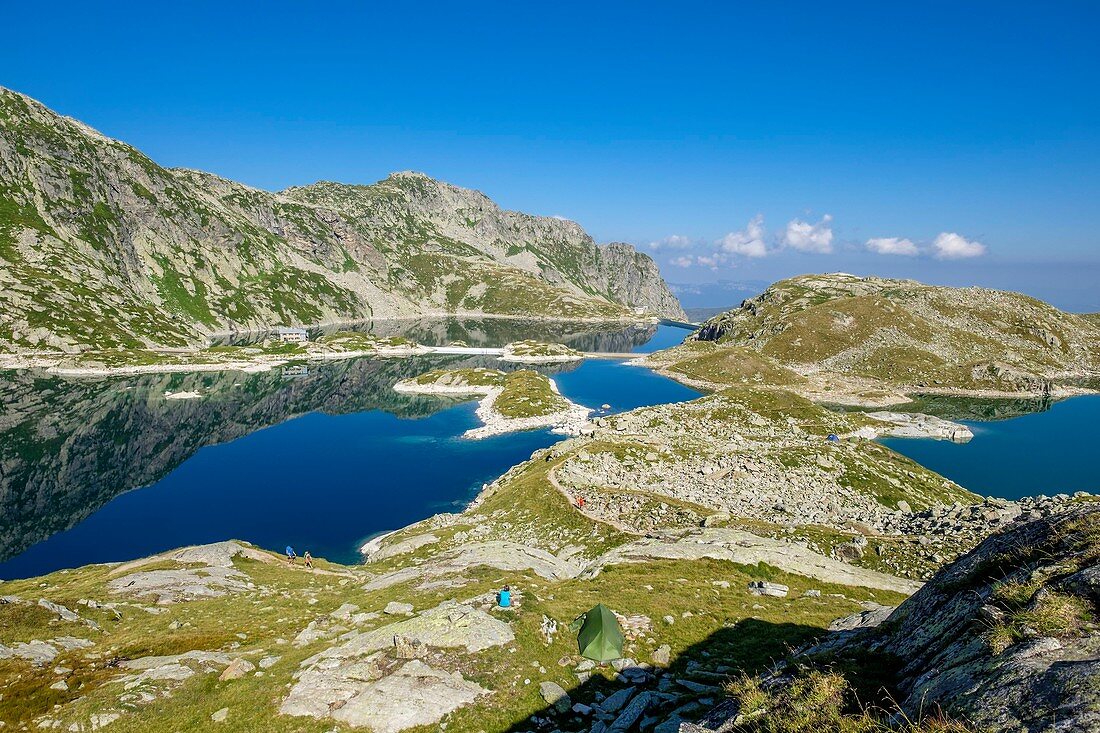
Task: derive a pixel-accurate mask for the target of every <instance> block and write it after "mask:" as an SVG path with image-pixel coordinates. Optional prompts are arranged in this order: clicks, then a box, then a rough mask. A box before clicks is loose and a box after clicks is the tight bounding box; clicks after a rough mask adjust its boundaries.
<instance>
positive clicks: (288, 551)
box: [286, 545, 298, 565]
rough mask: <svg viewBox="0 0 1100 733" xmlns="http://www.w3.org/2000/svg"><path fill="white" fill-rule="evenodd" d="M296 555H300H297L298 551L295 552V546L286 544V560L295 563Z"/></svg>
mask: <svg viewBox="0 0 1100 733" xmlns="http://www.w3.org/2000/svg"><path fill="white" fill-rule="evenodd" d="M296 557H298V555H297V553H295V552H294V548H293V547H291V546H290V545H287V546H286V561H287V562H288V563H290V564H291V565H293V564H294V558H296Z"/></svg>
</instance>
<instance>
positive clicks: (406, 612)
mask: <svg viewBox="0 0 1100 733" xmlns="http://www.w3.org/2000/svg"><path fill="white" fill-rule="evenodd" d="M412 612H413V605H412V604H411V603H401V602H399V601H390V602H389V603H387V604H386V607H385V608H384V609H382V613H384V614H387V615H389V616H410V615H412Z"/></svg>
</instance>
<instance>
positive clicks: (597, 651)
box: [573, 603, 623, 662]
mask: <svg viewBox="0 0 1100 733" xmlns="http://www.w3.org/2000/svg"><path fill="white" fill-rule="evenodd" d="M573 623H574V625H576V626H579V628H580V631H579V632H578V633H577V646H578V647H579V648H580V654H581V656H582V657H587V658H588V659H591V660H593V661H596V662H610V661H611V660H613V659H620V658H621V657H622V656H623V632H622V629H620V628H619V620H618V619H617V618H615V614H614V613H612V612H611V609H610V608H608V607H607V606H605V605H603V604H602V603H597V604H596V605H595V606H593V607H592V609H591V610H589V611H588V612H587V613H585V614H584V615H582V616H581V617H579V618H578V619H577V620H576V621H574V622H573Z"/></svg>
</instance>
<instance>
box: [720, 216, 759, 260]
mask: <svg viewBox="0 0 1100 733" xmlns="http://www.w3.org/2000/svg"><path fill="white" fill-rule="evenodd" d="M715 245H717V246H718V248H719V249H720V250H722V251H723V252H726V253H728V254H736V255H743V256H745V257H763V256H764V255H766V254H768V248H767V246H766V245H765V244H764V215H763V214H757V215H756V216H754V217H753V218H752V219H750V220H749V223H748V225H746V226H745V228H744V229H742V230H740V231H736V232H730V233H729V234H727V235H726V236H724V237H722V238H721V239H719V240H718V241H717V242H715Z"/></svg>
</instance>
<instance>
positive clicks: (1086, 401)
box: [882, 395, 1100, 499]
mask: <svg viewBox="0 0 1100 733" xmlns="http://www.w3.org/2000/svg"><path fill="white" fill-rule="evenodd" d="M940 406H945V403H941V404H940ZM1031 407H1032V408H1033V409H1039V410H1040V411H1038V412H1032V413H1027V412H1025V410H1026V408H1027V405H1022V404H1021V403H1014V402H1011V401H1001V402H1000V403H998V401H993V400H983V401H980V402H971V403H969V404H967V403H965V402H961V401H955V402H954V404H951V405H946V406H945V409H941V410H935V409H933V410H929V411H930V412H939V413H940V414H941V415H943V416H944V417H948V418H952V417H956V416H957V415H958V414H959V411H961V412H962V414H969V415H990V416H996V415H997V414H998V412H999V411H1000V410H1004V409H1005V408H1007V409H1008V412H1007V413H1005V412H1001V413H1000V414H1009V415H1015V414H1018V416H1014V417H1008V418H1006V419H998V420H991V421H979V420H971V419H963V420H962V422H964V423H965V424H966V425H968V426H969V427H970V429H971V430H973V431H974V439H973V440H972V441H970V442H969V443H961V444H956V443H952V442H950V441H939V440H923V439H912V438H891V439H887V440H883V441H882V442H883V443H884V444H886V445H888V446H890V447H891V448H893V449H894V450H896V451H898V452H899V453H903V454H905V455H906V456H909V457H910V458H912V459H913V460H915V461H917V462H918V463H921V464H923V465H924V466H927V467H928V468H930V469H932V470H933V471H937V472H938V473H940V474H943V475H944V476H947V477H948V478H950V479H951V480H953V481H955V482H957V483H958V484H960V485H961V486H964V487H966V488H967V489H970V490H971V491H974V492H976V493H978V494H981V495H983V496H999V497H1002V498H1005V499H1019V498H1020V497H1023V496H1034V495H1036V494H1047V495H1051V494H1058V493H1067V494H1072V493H1074V492H1075V491H1088V492H1090V493H1095V494H1100V463H1098V456H1100V430H1098V428H1097V426H1100V395H1089V396H1086V397H1075V398H1073V399H1069V400H1064V401H1062V402H1055V403H1031ZM1013 408H1016V409H1013ZM922 409H927V406H926V407H925V408H922ZM1019 413H1022V414H1019Z"/></svg>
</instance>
